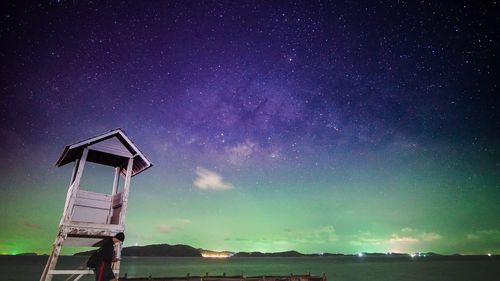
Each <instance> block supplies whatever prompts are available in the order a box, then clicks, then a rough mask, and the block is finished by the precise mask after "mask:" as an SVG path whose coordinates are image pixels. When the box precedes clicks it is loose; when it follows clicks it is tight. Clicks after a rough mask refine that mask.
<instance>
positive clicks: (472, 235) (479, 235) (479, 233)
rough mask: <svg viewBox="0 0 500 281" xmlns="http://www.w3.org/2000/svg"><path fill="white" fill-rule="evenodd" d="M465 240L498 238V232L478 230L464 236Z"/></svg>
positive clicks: (499, 232)
mask: <svg viewBox="0 0 500 281" xmlns="http://www.w3.org/2000/svg"><path fill="white" fill-rule="evenodd" d="M466 237H467V239H470V240H478V239H485V238H491V237H500V230H497V229H486V230H478V231H475V232H474V233H469V234H467V235H466Z"/></svg>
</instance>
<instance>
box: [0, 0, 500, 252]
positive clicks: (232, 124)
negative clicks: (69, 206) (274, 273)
mask: <svg viewBox="0 0 500 281" xmlns="http://www.w3.org/2000/svg"><path fill="white" fill-rule="evenodd" d="M271 2H273V3H271ZM274 2H280V1H269V2H265V1H257V2H256V1H236V2H233V1H206V2H202V3H198V1H155V2H153V1H151V2H149V1H148V2H146V3H144V2H139V1H136V2H133V1H122V2H111V3H101V2H95V3H94V2H91V3H82V2H79V1H50V2H40V3H37V2H33V3H9V4H6V5H5V7H4V8H3V9H2V13H1V19H0V42H1V51H0V57H1V60H2V63H1V65H0V74H1V76H0V81H1V89H0V91H1V96H0V110H1V119H0V132H1V134H2V138H1V140H0V143H1V147H2V148H3V149H2V150H3V154H2V160H3V161H0V162H1V164H0V168H1V170H0V171H1V177H0V194H1V197H0V203H1V204H0V210H1V213H2V217H3V219H2V222H0V228H1V229H2V231H1V232H0V242H1V243H0V253H15V252H22V251H36V252H40V253H46V252H47V251H48V250H49V249H50V243H51V241H52V239H53V236H54V235H55V232H56V228H57V222H58V220H59V218H60V214H61V212H62V207H63V204H64V198H65V191H66V188H67V186H66V185H67V182H68V180H69V174H70V169H71V168H70V167H65V168H62V169H56V168H55V167H54V166H53V164H54V162H55V160H56V159H57V158H58V156H59V153H60V152H61V151H62V149H63V147H64V146H65V145H67V144H69V143H73V142H76V141H79V140H82V139H85V138H88V137H91V136H95V135H98V134H100V133H104V132H106V131H109V130H111V129H114V128H118V127H120V128H123V129H124V131H125V132H126V133H127V135H129V136H130V138H131V139H132V140H133V141H134V142H135V143H136V144H137V145H138V146H139V147H140V148H141V150H143V151H144V153H145V155H147V156H148V157H149V158H150V159H151V160H152V162H153V163H154V164H155V166H154V168H153V169H150V170H148V171H147V173H146V172H145V173H144V174H141V175H140V176H138V177H136V178H134V181H133V182H132V185H133V191H132V194H131V199H130V200H131V201H130V206H129V214H130V215H128V217H127V220H128V221H127V232H128V237H130V239H127V240H128V241H127V243H129V244H135V243H137V244H150V243H170V244H174V243H183V244H191V245H193V246H195V247H203V248H208V249H214V250H217V249H220V250H246V251H250V250H261V251H279V250H290V249H295V250H299V251H303V252H327V251H330V252H349V253H352V252H358V251H437V252H443V253H455V252H463V253H486V252H497V253H498V252H500V246H499V245H500V240H499V238H498V237H500V220H499V218H498V214H499V213H500V207H499V204H498V201H499V199H500V169H499V165H500V162H499V160H500V155H499V151H498V149H499V138H498V128H499V122H498V120H499V118H498V113H497V111H498V110H497V108H498V101H497V99H496V96H497V95H498V76H499V73H498V52H497V50H498V49H500V48H499V43H498V42H499V40H500V38H499V32H498V28H497V26H500V18H499V15H500V7H499V3H498V2H495V1H489V2H488V1H485V2H484V3H481V4H477V3H475V4H457V3H454V2H453V1H451V3H443V2H441V1H439V3H432V2H427V1H420V2H417V3H407V2H406V1H382V2H379V3H372V1H362V2H357V3H351V2H350V1H347V2H345V3H344V2H342V1H331V2H330V1H297V2H283V3H274ZM91 172H92V168H91V169H90V171H89V173H91ZM94 172H95V173H96V176H95V177H89V178H88V179H87V183H88V184H89V185H91V186H92V185H93V186H94V187H89V188H90V189H92V188H94V189H95V190H98V189H99V188H98V187H96V186H99V185H101V184H102V181H104V182H106V181H107V180H109V179H108V178H110V179H111V178H112V175H111V174H110V175H109V176H108V175H107V174H105V172H106V170H102V169H101V168H99V167H97V168H95V170H94ZM47 202H52V203H50V204H47ZM145 202H147V204H145ZM33 208H37V209H38V210H40V212H37V213H36V214H33ZM200 230H202V231H200ZM19 233H22V234H19ZM33 233H39V235H37V238H33V235H32V234H33Z"/></svg>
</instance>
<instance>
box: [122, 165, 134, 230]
mask: <svg viewBox="0 0 500 281" xmlns="http://www.w3.org/2000/svg"><path fill="white" fill-rule="evenodd" d="M132 166H134V158H129V159H128V164H127V173H126V175H125V183H124V184H123V197H122V210H121V214H120V222H119V224H120V225H125V217H126V215H127V206H128V194H129V190H130V179H131V177H132Z"/></svg>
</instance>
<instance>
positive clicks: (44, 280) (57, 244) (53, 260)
mask: <svg viewBox="0 0 500 281" xmlns="http://www.w3.org/2000/svg"><path fill="white" fill-rule="evenodd" d="M65 238H66V235H65V234H63V233H61V232H60V233H59V234H58V235H57V237H56V240H55V241H54V245H53V246H52V253H51V254H50V256H49V259H48V260H47V264H46V265H45V268H44V270H43V273H42V276H41V277H40V281H52V274H49V271H50V270H53V269H55V268H56V264H57V260H58V259H59V254H60V252H61V247H62V244H63V242H64V239H65Z"/></svg>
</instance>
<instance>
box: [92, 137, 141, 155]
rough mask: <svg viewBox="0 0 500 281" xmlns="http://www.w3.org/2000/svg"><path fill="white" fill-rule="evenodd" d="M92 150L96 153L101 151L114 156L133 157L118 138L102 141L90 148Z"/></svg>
mask: <svg viewBox="0 0 500 281" xmlns="http://www.w3.org/2000/svg"><path fill="white" fill-rule="evenodd" d="M89 148H90V149H92V150H95V151H101V152H105V153H109V154H113V155H119V156H122V157H125V158H130V157H132V156H133V155H132V153H130V151H129V150H128V148H127V147H125V145H123V143H122V142H121V141H120V140H118V139H117V138H116V137H112V138H109V139H105V140H102V141H100V142H97V143H95V144H92V145H91V146H89Z"/></svg>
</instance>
